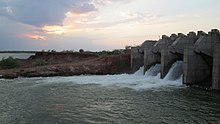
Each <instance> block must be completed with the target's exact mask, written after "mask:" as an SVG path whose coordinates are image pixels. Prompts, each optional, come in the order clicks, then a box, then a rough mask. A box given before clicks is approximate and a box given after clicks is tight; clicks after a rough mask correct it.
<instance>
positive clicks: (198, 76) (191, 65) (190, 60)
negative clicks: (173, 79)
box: [183, 46, 212, 87]
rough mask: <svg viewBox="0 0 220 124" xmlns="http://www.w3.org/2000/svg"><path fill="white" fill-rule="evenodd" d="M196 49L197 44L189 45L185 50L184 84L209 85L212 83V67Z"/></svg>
mask: <svg viewBox="0 0 220 124" xmlns="http://www.w3.org/2000/svg"><path fill="white" fill-rule="evenodd" d="M194 49H195V46H187V47H186V48H185V50H184V63H183V84H186V85H200V86H206V87H208V86H210V84H211V73H212V72H211V68H210V66H209V65H208V64H207V63H206V61H204V59H203V58H202V57H201V56H200V55H199V54H197V53H195V52H194Z"/></svg>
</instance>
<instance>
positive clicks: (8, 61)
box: [0, 56, 19, 69]
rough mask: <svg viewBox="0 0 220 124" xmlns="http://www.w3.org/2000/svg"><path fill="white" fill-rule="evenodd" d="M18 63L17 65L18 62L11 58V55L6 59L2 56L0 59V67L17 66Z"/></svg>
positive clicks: (9, 67)
mask: <svg viewBox="0 0 220 124" xmlns="http://www.w3.org/2000/svg"><path fill="white" fill-rule="evenodd" d="M18 66H19V65H18V62H17V60H16V59H14V58H12V57H11V56H10V57H8V58H7V59H5V58H3V59H2V60H1V61H0V67H1V68H2V69H11V68H17V67H18Z"/></svg>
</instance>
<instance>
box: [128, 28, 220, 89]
mask: <svg viewBox="0 0 220 124" xmlns="http://www.w3.org/2000/svg"><path fill="white" fill-rule="evenodd" d="M176 61H183V67H182V70H183V72H182V73H183V79H182V80H183V81H182V82H183V84H185V85H189V86H201V87H209V88H211V89H214V90H220V33H219V30H217V29H213V30H211V31H210V32H208V33H205V32H203V31H198V32H197V34H196V33H195V32H189V33H188V34H187V35H185V34H182V33H178V34H172V35H171V36H166V35H163V36H162V39H160V40H158V41H151V40H147V41H145V42H144V43H142V44H141V45H140V46H136V47H132V48H131V68H132V70H133V71H137V70H138V69H139V68H140V67H142V66H144V70H145V72H146V71H147V70H148V69H149V68H150V67H152V66H154V65H156V64H161V66H160V77H161V79H163V78H164V77H165V76H166V75H167V73H168V71H169V69H170V68H171V66H172V65H173V63H175V62H176Z"/></svg>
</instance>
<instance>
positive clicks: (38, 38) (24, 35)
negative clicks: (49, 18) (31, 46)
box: [20, 33, 47, 40]
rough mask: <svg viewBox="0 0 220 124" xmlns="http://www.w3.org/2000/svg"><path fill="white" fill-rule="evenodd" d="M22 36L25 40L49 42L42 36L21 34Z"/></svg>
mask: <svg viewBox="0 0 220 124" xmlns="http://www.w3.org/2000/svg"><path fill="white" fill-rule="evenodd" d="M20 36H21V37H24V38H30V39H35V40H47V38H46V37H45V36H41V35H38V34H31V33H27V34H21V35H20Z"/></svg>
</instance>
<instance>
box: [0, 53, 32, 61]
mask: <svg viewBox="0 0 220 124" xmlns="http://www.w3.org/2000/svg"><path fill="white" fill-rule="evenodd" d="M31 55H34V53H0V60H2V59H3V58H8V57H9V56H11V57H13V58H18V59H27V58H29V57H30V56H31Z"/></svg>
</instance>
